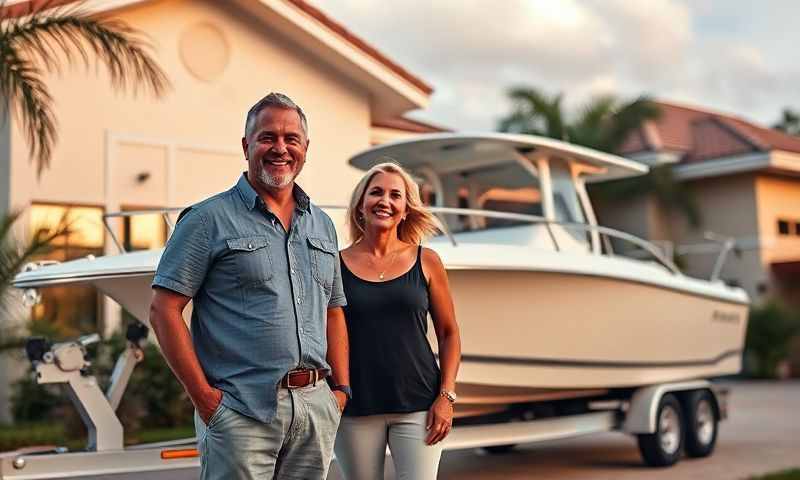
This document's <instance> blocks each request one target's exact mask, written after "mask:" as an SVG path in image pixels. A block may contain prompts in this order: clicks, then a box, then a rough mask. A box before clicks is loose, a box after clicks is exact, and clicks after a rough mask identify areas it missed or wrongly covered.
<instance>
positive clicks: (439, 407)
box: [425, 395, 453, 445]
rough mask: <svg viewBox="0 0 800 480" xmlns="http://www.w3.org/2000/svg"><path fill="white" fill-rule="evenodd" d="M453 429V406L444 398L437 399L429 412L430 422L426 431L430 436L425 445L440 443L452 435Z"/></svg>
mask: <svg viewBox="0 0 800 480" xmlns="http://www.w3.org/2000/svg"><path fill="white" fill-rule="evenodd" d="M452 428H453V404H452V403H450V400H448V399H446V398H444V397H443V396H441V395H440V396H438V397H436V401H434V402H433V405H431V408H430V410H428V421H427V422H426V425H425V430H427V431H428V436H427V438H426V439H425V443H426V444H428V445H433V444H435V443H439V442H441V441H442V440H444V438H445V437H446V436H447V435H448V434H449V433H450V430H451V429H452Z"/></svg>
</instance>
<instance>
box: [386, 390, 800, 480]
mask: <svg viewBox="0 0 800 480" xmlns="http://www.w3.org/2000/svg"><path fill="white" fill-rule="evenodd" d="M727 385H728V386H729V387H730V390H731V393H730V417H729V418H728V420H726V421H725V422H723V423H722V424H721V425H720V436H719V439H718V443H717V448H716V451H715V452H714V454H713V455H712V456H711V457H709V458H704V459H689V460H687V459H684V460H683V461H681V462H680V463H678V464H677V465H675V466H673V467H671V468H666V469H652V468H648V467H645V466H643V464H642V461H641V460H640V458H639V451H638V448H637V447H636V441H635V439H634V438H633V437H629V436H626V435H623V434H620V433H607V434H598V435H592V436H587V437H582V438H576V439H571V440H560V441H556V442H549V443H546V444H538V445H526V446H522V447H518V448H517V449H515V450H514V451H512V452H511V453H509V454H504V455H487V454H483V453H481V452H479V451H475V450H465V451H456V452H450V453H446V454H445V456H444V458H443V461H442V466H441V470H440V476H439V478H440V479H441V480H455V479H458V480H470V479H475V480H477V479H482V480H489V479H502V480H522V479H532V478H536V479H548V478H552V479H559V480H568V479H582V480H583V479H598V480H599V479H615V480H616V479H634V478H637V479H638V478H647V479H654V480H658V479H704V480H705V479H745V478H748V477H750V476H752V475H758V474H763V473H767V472H772V471H775V470H781V469H786V468H791V467H800V381H792V382H730V383H727ZM387 470H389V469H387ZM387 473H388V472H387ZM387 478H393V477H390V476H387Z"/></svg>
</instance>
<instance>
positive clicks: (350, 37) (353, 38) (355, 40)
mask: <svg viewBox="0 0 800 480" xmlns="http://www.w3.org/2000/svg"><path fill="white" fill-rule="evenodd" d="M287 1H288V2H290V3H292V4H294V6H296V7H297V8H299V9H300V10H303V11H304V12H306V13H307V14H308V15H310V16H312V17H314V18H315V19H316V20H317V21H319V22H320V23H322V24H323V25H325V26H326V27H328V28H330V29H331V30H333V31H334V32H336V33H337V34H338V35H339V36H341V37H342V38H343V39H345V40H347V41H348V42H349V43H351V44H352V45H353V46H354V47H356V48H358V49H360V50H362V51H363V52H364V53H366V54H367V55H369V56H370V57H372V58H374V59H375V60H377V61H378V62H380V63H382V64H383V65H385V66H386V67H388V68H389V69H390V70H392V71H393V72H394V73H396V74H398V75H400V76H401V77H403V78H404V79H406V80H408V81H409V82H410V83H412V84H414V85H415V86H416V87H417V88H419V89H420V90H422V91H423V92H425V93H426V94H428V95H430V94H431V93H433V87H431V86H430V85H428V84H427V83H425V82H424V81H422V80H421V79H420V78H419V77H416V76H415V75H413V74H412V73H411V72H409V71H408V70H406V69H405V68H403V67H401V66H400V65H398V64H397V63H395V62H393V61H392V60H391V59H389V57H387V56H386V55H384V54H382V53H381V52H379V51H378V50H376V49H375V47H373V46H371V45H370V44H368V43H367V42H365V41H364V40H363V39H361V38H359V37H358V36H357V35H355V34H354V33H352V32H351V31H349V30H348V29H347V28H345V27H344V26H343V25H342V24H341V23H339V22H337V21H336V20H334V19H332V18H331V17H329V16H328V15H325V14H324V13H322V11H321V10H320V9H318V8H316V7H314V6H313V5H311V4H310V3H308V2H306V1H305V0H287Z"/></svg>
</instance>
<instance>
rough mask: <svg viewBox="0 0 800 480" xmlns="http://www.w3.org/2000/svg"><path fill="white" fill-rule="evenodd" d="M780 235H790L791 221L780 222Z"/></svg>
mask: <svg viewBox="0 0 800 480" xmlns="http://www.w3.org/2000/svg"><path fill="white" fill-rule="evenodd" d="M778 234H779V235H789V221H788V220H778Z"/></svg>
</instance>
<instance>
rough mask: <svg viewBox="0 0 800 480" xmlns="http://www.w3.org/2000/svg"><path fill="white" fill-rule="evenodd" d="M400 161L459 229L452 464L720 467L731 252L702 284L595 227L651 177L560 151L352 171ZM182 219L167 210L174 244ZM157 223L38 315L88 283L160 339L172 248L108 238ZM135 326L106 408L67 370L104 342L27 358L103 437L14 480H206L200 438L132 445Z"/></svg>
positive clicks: (454, 150) (501, 137)
mask: <svg viewBox="0 0 800 480" xmlns="http://www.w3.org/2000/svg"><path fill="white" fill-rule="evenodd" d="M387 159H392V160H394V161H396V162H398V163H400V164H402V165H403V166H404V167H405V168H407V169H408V170H409V171H410V172H411V173H412V174H413V175H414V176H416V177H417V179H418V180H419V182H420V184H421V185H422V190H423V192H424V195H425V197H426V198H427V199H428V200H429V202H430V204H431V207H430V208H431V210H432V211H433V212H434V213H435V214H436V215H437V216H439V217H440V218H441V220H442V225H443V229H444V232H443V234H442V235H440V236H437V237H435V238H433V239H431V240H430V241H429V242H428V244H427V246H428V247H430V248H432V249H434V250H435V251H436V252H437V253H438V255H439V256H440V257H441V259H442V261H443V263H444V265H445V268H446V269H447V272H448V277H449V281H450V285H451V290H452V294H453V300H454V304H455V310H456V318H457V321H458V323H459V327H460V331H461V342H462V364H461V369H460V371H459V374H458V378H457V383H456V392H457V393H458V402H457V403H456V422H455V428H454V430H453V433H452V434H451V435H450V436H449V437H448V439H447V440H446V445H445V448H446V449H456V448H472V447H476V446H484V447H488V448H494V449H499V450H503V449H506V448H509V446H510V445H512V444H514V443H522V442H532V441H546V440H552V439H557V438H566V437H569V436H575V435H583V434H586V433H592V432H602V431H613V430H619V431H623V432H625V433H629V434H633V435H636V436H637V437H638V439H639V446H640V449H641V451H642V454H643V457H644V458H645V461H646V462H647V463H648V464H651V465H657V466H664V465H671V464H672V463H674V462H676V461H677V460H678V458H680V455H681V448H680V444H679V443H676V442H677V440H676V439H679V438H686V439H687V441H689V440H691V441H690V443H688V444H687V451H686V453H687V455H690V456H707V455H709V454H710V453H711V452H712V451H713V448H714V443H715V440H716V432H717V423H718V422H719V421H720V420H722V419H724V418H725V416H726V415H727V403H726V400H725V397H726V395H725V392H722V391H719V389H718V388H717V387H715V386H714V385H713V384H711V383H709V382H708V381H707V380H706V379H707V378H710V377H719V376H725V375H731V374H736V373H738V372H739V371H740V369H741V365H742V353H743V345H744V336H745V331H746V326H747V313H748V307H749V299H748V297H747V294H746V293H745V291H744V290H742V289H740V288H736V287H732V286H728V285H726V284H725V283H724V282H722V281H720V279H719V272H720V269H721V266H722V263H723V261H724V258H725V256H726V255H727V253H728V252H729V251H730V248H731V247H732V243H731V242H724V243H723V245H722V246H721V247H720V257H719V259H718V261H717V264H716V266H715V269H714V272H713V273H712V275H711V278H710V279H698V278H691V277H689V276H686V275H684V274H683V273H681V271H680V270H679V269H678V268H677V267H676V266H675V264H674V263H673V262H672V260H671V259H670V258H668V257H667V256H666V255H665V254H664V252H662V250H661V249H659V248H658V247H657V246H656V245H654V244H652V243H650V242H647V241H645V240H642V239H639V238H637V237H635V236H633V235H630V234H627V233H624V232H620V231H617V230H614V229H611V228H607V227H603V226H600V225H598V224H597V220H596V216H595V214H594V210H593V207H592V204H591V201H590V198H589V195H588V193H587V188H586V185H587V183H590V182H600V181H607V180H612V179H621V178H626V177H631V176H635V175H642V174H644V173H646V172H647V170H648V168H647V167H646V166H645V165H643V164H641V163H638V162H635V161H631V160H628V159H625V158H622V157H618V156H615V155H610V154H605V153H601V152H597V151H594V150H591V149H588V148H583V147H579V146H575V145H571V144H569V143H565V142H561V141H558V140H553V139H548V138H542V137H536V136H530V135H515V134H496V133H478V134H464V133H461V134H459V133H447V134H430V135H422V136H418V137H414V138H409V139H405V140H401V141H397V142H393V143H388V144H383V145H379V146H376V147H373V148H370V149H368V150H365V151H364V152H361V153H359V154H357V155H355V156H354V157H352V158H351V159H350V164H351V165H353V166H355V167H357V168H360V169H362V170H366V169H368V168H370V167H371V166H373V165H375V164H377V163H380V162H383V161H386V160H387ZM323 208H325V209H327V210H329V211H330V212H332V213H334V214H335V213H336V210H341V209H342V207H337V206H323ZM503 210H505V211H503ZM180 211H181V209H162V210H159V212H160V213H162V214H163V215H164V218H165V221H166V222H167V224H168V225H169V226H170V229H171V228H172V226H173V225H172V222H171V219H172V218H173V217H174V216H175V215H177V214H178V213H179V212H180ZM153 212H154V211H153V210H147V211H140V212H130V211H129V212H121V213H108V214H106V215H105V221H106V223H107V227H108V231H109V233H110V235H111V238H112V240H113V241H114V243H116V245H117V247H118V248H119V249H120V253H118V254H116V255H108V256H103V257H94V256H89V257H86V258H82V259H77V260H72V261H67V262H63V263H53V262H43V263H41V264H33V265H30V266H29V267H28V268H26V271H23V272H22V273H20V274H18V275H17V276H16V277H15V278H14V279H13V282H12V283H13V285H14V286H16V287H17V288H20V289H23V290H25V295H24V297H25V298H27V299H28V300H29V301H33V302H35V301H36V299H37V297H38V294H37V292H38V289H43V288H48V287H52V286H56V285H64V284H91V285H93V286H94V287H96V288H97V289H98V291H100V292H101V293H103V294H104V295H106V296H108V297H110V298H112V299H113V300H115V301H116V302H117V303H119V304H120V305H121V306H122V307H123V308H124V309H125V310H127V311H128V312H129V313H130V314H131V315H132V316H133V317H134V318H136V319H137V320H138V321H139V322H140V323H141V325H144V326H147V325H148V322H149V321H148V317H149V303H150V298H151V288H150V284H151V281H152V278H153V275H154V272H155V270H156V267H157V265H158V262H159V259H160V257H161V254H162V251H163V249H161V250H151V251H137V252H125V251H124V249H123V248H122V246H121V244H120V242H119V241H118V239H117V237H116V235H115V230H114V229H113V228H111V227H109V226H108V222H109V221H112V220H113V219H114V218H118V217H125V216H133V215H138V214H151V215H152V214H153ZM338 213H341V212H338ZM190 310H191V304H190V306H189V307H188V308H187V309H186V311H185V312H184V317H185V319H186V320H187V321H188V319H189V317H190V315H191V312H190ZM131 328H132V327H129V332H128V340H129V350H128V351H127V352H126V353H125V354H124V355H123V356H121V357H120V359H119V360H118V363H117V367H116V368H115V373H114V376H113V378H114V383H113V384H112V386H111V387H110V389H109V392H107V393H105V394H103V392H101V391H100V390H99V387H98V386H97V382H96V381H95V380H93V379H94V377H92V376H91V375H90V374H88V371H87V368H88V364H86V365H83V366H82V365H78V364H75V365H72V367H71V368H70V369H65V368H64V362H59V356H63V358H66V359H70V362H66V364H67V365H71V364H74V363H75V360H76V359H77V360H79V359H81V358H83V357H84V356H85V348H84V347H85V344H87V343H89V342H91V341H96V340H97V338H96V337H93V338H91V339H88V340H87V339H79V340H77V341H75V342H67V343H64V344H57V345H50V344H47V343H46V342H43V341H42V340H35V341H33V342H32V343H29V346H28V356H29V359H30V360H31V361H32V362H33V364H34V367H35V368H36V369H37V374H38V376H37V378H38V381H39V382H40V383H53V382H55V383H59V382H60V383H66V384H67V385H68V387H69V388H70V389H71V395H70V396H71V398H72V399H73V402H74V403H76V408H77V409H78V410H79V412H80V413H81V416H82V418H83V420H84V423H85V424H86V425H87V430H88V431H89V439H90V442H89V445H88V449H87V450H88V452H86V453H59V452H55V453H53V452H50V453H36V454H30V453H26V452H23V451H20V452H11V453H9V454H7V455H5V456H3V455H0V478H62V477H61V476H59V475H63V472H65V471H70V472H73V473H74V472H78V473H79V474H81V475H88V474H110V473H114V474H119V475H123V474H128V473H139V474H145V476H147V475H153V474H155V472H161V473H165V474H167V475H171V473H169V472H176V471H179V470H184V469H188V470H187V471H189V472H196V469H197V468H198V465H199V463H198V459H197V451H196V450H194V448H193V439H185V440H179V441H175V442H169V443H167V444H155V445H142V446H137V447H128V448H124V447H123V445H122V429H121V425H120V422H119V419H118V418H117V416H116V414H115V412H114V410H115V408H116V404H118V402H119V398H120V397H121V396H122V394H123V391H124V389H125V386H126V384H127V381H128V379H129V377H130V373H131V371H132V370H133V368H134V367H135V364H136V362H137V361H138V359H141V354H142V351H141V345H142V342H143V341H144V339H145V338H146V336H147V329H142V328H139V329H136V328H135V327H134V328H133V330H131ZM429 330H430V331H432V329H429ZM151 337H152V336H151ZM430 340H431V345H432V348H433V349H434V351H435V349H436V342H435V340H434V339H433V338H431V339H430ZM151 341H155V339H154V338H151ZM78 363H80V362H78ZM84 367H86V368H84ZM678 399H680V402H679V401H678ZM684 412H685V413H684ZM676 432H677V433H676ZM675 445H678V447H677V448H673V447H674V446H675ZM70 462H72V463H70ZM123 464H124V465H125V467H124V468H120V467H119V465H123ZM146 472H149V473H146ZM51 474H52V475H54V476H51Z"/></svg>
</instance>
